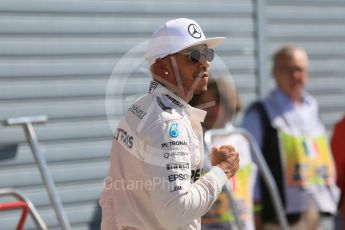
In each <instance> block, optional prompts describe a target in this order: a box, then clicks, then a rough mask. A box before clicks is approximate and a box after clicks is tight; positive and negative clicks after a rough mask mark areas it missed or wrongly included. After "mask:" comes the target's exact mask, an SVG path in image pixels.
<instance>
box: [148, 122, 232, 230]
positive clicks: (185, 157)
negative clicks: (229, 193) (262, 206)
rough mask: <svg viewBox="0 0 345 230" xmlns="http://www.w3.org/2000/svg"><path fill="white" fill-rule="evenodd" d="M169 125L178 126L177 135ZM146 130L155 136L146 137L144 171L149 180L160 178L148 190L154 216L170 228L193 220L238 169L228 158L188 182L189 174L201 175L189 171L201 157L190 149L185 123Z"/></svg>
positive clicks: (213, 200) (209, 206)
mask: <svg viewBox="0 0 345 230" xmlns="http://www.w3.org/2000/svg"><path fill="white" fill-rule="evenodd" d="M172 125H175V127H176V125H177V127H179V128H178V135H173V136H171V135H170V134H169V129H170V127H171V126H172ZM148 133H151V134H154V135H151V138H148V139H147V140H148V142H147V145H146V148H145V154H144V160H145V161H146V162H147V164H146V166H145V171H146V176H147V179H148V180H150V179H151V180H154V178H156V181H159V183H157V184H155V186H154V188H153V189H151V190H149V193H150V196H151V202H152V204H153V207H154V211H155V214H156V216H157V219H158V220H159V221H161V223H162V225H163V226H165V227H168V228H171V229H176V228H178V227H180V226H183V225H186V224H189V223H192V222H193V220H195V219H197V218H199V217H201V216H202V215H204V214H205V213H206V212H207V211H208V210H209V209H210V208H211V206H212V204H213V203H214V202H215V200H216V199H217V197H218V195H219V194H220V192H221V190H222V187H223V186H224V184H225V183H226V182H227V181H228V177H227V174H228V175H229V176H230V174H231V173H233V172H234V170H236V171H237V169H238V168H237V169H236V166H234V164H233V163H232V161H233V159H231V160H230V159H228V160H225V161H223V162H222V163H221V165H218V166H214V167H212V168H211V170H210V171H209V172H208V173H206V174H205V175H203V176H201V177H200V178H199V179H198V180H197V181H196V182H195V183H191V182H190V181H191V177H194V178H196V179H197V177H198V176H199V175H200V174H201V171H200V169H193V170H194V172H192V171H191V170H192V168H191V166H192V164H193V162H195V161H197V159H198V158H199V157H200V156H193V155H192V154H196V153H193V152H190V146H189V144H190V142H191V141H192V140H190V138H189V134H188V131H187V129H186V128H185V124H184V123H183V122H179V121H170V122H165V123H164V124H157V125H154V126H152V127H150V128H149V131H148ZM150 162H151V163H150ZM237 166H238V162H237ZM234 167H235V168H234ZM224 171H227V174H226V173H225V172H224ZM158 178H159V179H158Z"/></svg>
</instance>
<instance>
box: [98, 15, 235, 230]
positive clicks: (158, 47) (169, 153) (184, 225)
mask: <svg viewBox="0 0 345 230" xmlns="http://www.w3.org/2000/svg"><path fill="white" fill-rule="evenodd" d="M223 40H224V38H210V39H206V38H205V36H204V34H203V32H202V30H201V28H200V26H199V25H198V24H197V23H196V22H195V21H193V20H190V19H186V18H180V19H175V20H171V21H168V22H166V23H165V24H164V25H162V26H161V27H160V28H159V29H158V30H157V31H156V32H154V33H153V35H152V37H151V39H150V41H149V44H148V48H147V51H146V60H147V61H148V63H149V65H150V67H151V72H152V75H153V81H152V82H151V85H150V89H149V93H148V94H146V95H144V96H142V97H141V98H139V99H138V100H137V101H136V102H135V103H134V104H133V105H132V106H130V108H129V109H128V111H127V112H126V113H125V115H124V117H123V118H122V119H121V121H120V122H119V125H118V128H117V129H116V131H115V132H114V136H113V144H112V153H111V164H110V168H109V174H108V176H107V177H106V178H105V184H104V189H103V191H102V193H101V197H100V205H101V207H102V224H101V228H102V230H110V229H111V230H112V229H149V230H152V229H200V217H201V216H202V215H203V214H205V213H206V212H207V211H208V210H209V208H210V207H211V206H212V204H213V203H214V201H215V200H216V198H217V196H218V195H219V194H220V192H221V190H222V187H223V185H225V183H226V182H227V181H228V179H229V178H230V177H232V176H233V175H234V174H235V173H236V171H237V170H238V168H239V157H238V153H237V152H236V150H235V149H234V148H233V147H231V146H222V147H220V148H214V151H213V153H212V154H213V155H212V156H213V157H215V158H217V159H218V160H217V163H215V164H214V166H213V167H212V168H211V169H210V171H209V172H208V173H206V174H204V175H203V176H201V173H202V170H203V168H202V167H203V165H204V162H203V160H204V159H203V157H204V153H203V150H204V148H203V136H202V128H201V124H200V122H202V121H203V119H204V117H205V115H206V112H205V111H202V110H199V109H196V108H193V107H191V106H190V105H188V101H189V100H190V99H191V98H192V96H193V94H200V93H202V92H205V91H206V90H207V81H208V71H209V67H210V62H211V61H212V60H213V57H214V51H213V49H212V48H213V47H215V46H216V45H218V44H220V43H221V42H223Z"/></svg>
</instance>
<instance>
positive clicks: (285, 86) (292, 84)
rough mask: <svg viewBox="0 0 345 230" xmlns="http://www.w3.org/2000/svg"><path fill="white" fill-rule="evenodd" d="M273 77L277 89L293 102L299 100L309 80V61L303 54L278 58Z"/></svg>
mask: <svg viewBox="0 0 345 230" xmlns="http://www.w3.org/2000/svg"><path fill="white" fill-rule="evenodd" d="M273 75H274V78H275V80H276V84H277V87H278V88H279V89H280V90H282V91H283V92H284V93H285V94H287V95H288V96H289V97H290V98H292V99H293V100H299V99H300V97H301V94H302V92H303V90H304V87H305V84H306V81H307V79H308V60H307V57H306V55H305V54H304V53H303V52H300V51H295V52H293V54H291V55H281V56H280V57H278V58H277V60H276V62H275V65H274V68H273Z"/></svg>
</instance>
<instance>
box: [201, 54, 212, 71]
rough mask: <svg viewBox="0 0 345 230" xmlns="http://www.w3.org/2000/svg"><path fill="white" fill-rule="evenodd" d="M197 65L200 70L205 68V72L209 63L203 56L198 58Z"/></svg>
mask: <svg viewBox="0 0 345 230" xmlns="http://www.w3.org/2000/svg"><path fill="white" fill-rule="evenodd" d="M198 64H199V66H200V67H201V68H205V70H207V69H208V67H210V62H208V61H207V59H206V58H205V57H204V55H201V58H200V60H199V63H198Z"/></svg>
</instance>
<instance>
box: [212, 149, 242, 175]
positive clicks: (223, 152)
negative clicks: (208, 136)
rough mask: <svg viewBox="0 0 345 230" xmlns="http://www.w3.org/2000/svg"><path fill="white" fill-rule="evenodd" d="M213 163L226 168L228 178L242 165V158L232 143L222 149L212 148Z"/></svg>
mask: <svg viewBox="0 0 345 230" xmlns="http://www.w3.org/2000/svg"><path fill="white" fill-rule="evenodd" d="M210 157H211V164H212V166H218V167H220V168H221V169H223V170H224V172H225V174H226V175H227V177H228V178H231V177H232V176H234V175H235V174H236V172H237V170H238V169H239V167H240V164H239V163H240V158H239V154H238V152H237V151H236V149H235V148H234V147H233V146H231V145H223V146H221V147H220V149H217V148H215V147H213V148H212V150H211V156H210Z"/></svg>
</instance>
